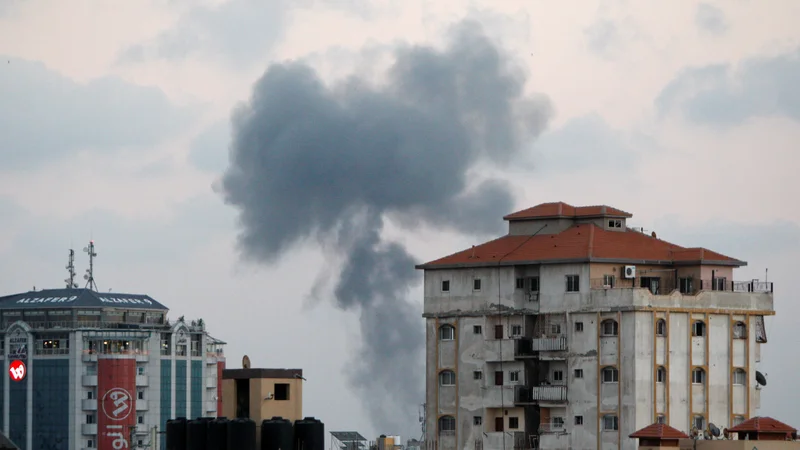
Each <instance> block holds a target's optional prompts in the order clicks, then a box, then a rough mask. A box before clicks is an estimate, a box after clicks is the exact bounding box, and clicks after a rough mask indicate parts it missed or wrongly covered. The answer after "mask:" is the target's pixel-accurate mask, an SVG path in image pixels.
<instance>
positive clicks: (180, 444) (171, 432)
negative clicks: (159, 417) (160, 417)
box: [166, 417, 186, 450]
mask: <svg viewBox="0 0 800 450" xmlns="http://www.w3.org/2000/svg"><path fill="white" fill-rule="evenodd" d="M166 440H167V445H166V447H167V450H186V418H185V417H178V418H177V419H173V420H168V421H167V439H166Z"/></svg>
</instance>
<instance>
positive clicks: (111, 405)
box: [103, 388, 132, 420]
mask: <svg viewBox="0 0 800 450" xmlns="http://www.w3.org/2000/svg"><path fill="white" fill-rule="evenodd" d="M131 409H132V408H131V394H130V393H129V392H128V391H126V390H125V389H122V388H113V389H109V390H108V391H107V392H106V395H104V396H103V413H105V415H106V417H108V418H109V419H111V420H125V419H126V418H127V417H128V416H129V415H130V414H131Z"/></svg>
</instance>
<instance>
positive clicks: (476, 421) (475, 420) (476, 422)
mask: <svg viewBox="0 0 800 450" xmlns="http://www.w3.org/2000/svg"><path fill="white" fill-rule="evenodd" d="M472 424H473V425H483V417H481V416H475V417H473V418H472Z"/></svg>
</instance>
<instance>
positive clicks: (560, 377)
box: [553, 370, 564, 381]
mask: <svg viewBox="0 0 800 450" xmlns="http://www.w3.org/2000/svg"><path fill="white" fill-rule="evenodd" d="M553 381H564V372H563V371H561V370H554V371H553Z"/></svg>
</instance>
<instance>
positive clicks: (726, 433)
mask: <svg viewBox="0 0 800 450" xmlns="http://www.w3.org/2000/svg"><path fill="white" fill-rule="evenodd" d="M722 435H723V436H724V437H725V439H728V438H730V437H731V432H730V431H728V429H727V428H723V429H722Z"/></svg>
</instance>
